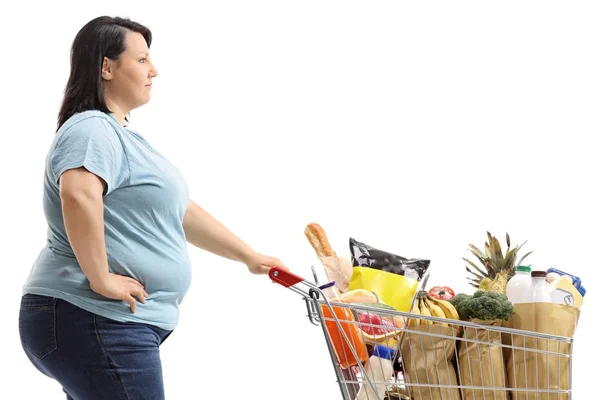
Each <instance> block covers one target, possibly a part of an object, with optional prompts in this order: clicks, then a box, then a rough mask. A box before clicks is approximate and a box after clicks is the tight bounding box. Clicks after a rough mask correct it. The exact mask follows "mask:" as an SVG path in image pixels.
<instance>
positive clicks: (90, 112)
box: [19, 17, 283, 400]
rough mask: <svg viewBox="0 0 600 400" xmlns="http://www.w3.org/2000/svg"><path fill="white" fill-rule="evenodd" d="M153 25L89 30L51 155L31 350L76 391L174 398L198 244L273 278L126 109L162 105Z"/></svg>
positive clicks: (29, 299) (126, 23)
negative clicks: (190, 250) (177, 342)
mask: <svg viewBox="0 0 600 400" xmlns="http://www.w3.org/2000/svg"><path fill="white" fill-rule="evenodd" d="M151 41H152V35H151V32H150V30H148V29H147V28H146V27H144V26H142V25H140V24H138V23H135V22H132V21H130V20H128V19H121V18H110V17H100V18H96V19H94V20H92V21H90V22H89V23H88V24H86V25H85V26H84V27H83V28H82V29H81V31H80V32H79V33H78V34H77V36H76V38H75V40H74V42H73V47H72V53H71V74H70V77H69V81H68V84H67V87H66V90H65V95H64V100H63V103H62V107H61V109H60V113H59V118H58V131H57V134H56V137H55V140H54V142H53V143H52V146H51V148H50V151H49V153H48V156H47V159H46V171H45V179H44V200H43V201H44V212H45V216H46V219H47V222H48V239H47V245H46V246H45V248H44V249H43V250H42V251H41V253H40V255H39V257H38V259H37V260H36V262H35V265H34V266H33V268H32V270H31V273H30V275H29V277H28V279H27V282H26V284H25V286H24V288H23V298H22V300H21V308H20V316H19V331H20V335H21V342H22V345H23V348H24V350H25V353H26V354H27V356H28V357H29V359H30V360H31V362H32V363H33V364H34V366H35V367H36V368H37V369H39V370H40V371H41V372H42V373H44V374H45V375H47V376H49V377H51V378H53V379H55V380H57V381H58V382H59V383H60V384H61V385H62V387H63V391H64V392H65V393H66V394H67V399H77V400H102V399H107V400H108V399H110V400H120V399H124V400H125V399H127V400H134V399H144V400H149V399H163V398H164V390H163V381H162V372H161V362H160V356H159V346H160V345H161V344H162V342H163V341H164V340H165V339H166V338H167V336H169V335H170V334H171V332H172V331H173V329H175V327H176V325H177V321H178V318H179V311H178V309H179V305H180V303H181V301H182V299H183V297H184V295H185V293H186V292H187V290H188V288H189V285H190V277H191V274H190V262H189V259H188V254H187V251H186V242H189V243H191V244H193V245H195V246H197V247H199V248H202V249H205V250H207V251H210V252H212V253H214V254H217V255H220V256H222V257H226V258H228V259H231V260H235V261H239V262H242V263H243V264H245V265H247V267H248V269H249V271H250V272H251V273H254V274H264V273H267V272H268V270H269V269H270V268H271V267H273V266H275V265H277V266H282V265H283V263H282V262H281V261H279V260H278V259H276V258H272V257H268V256H265V255H262V254H259V253H257V252H256V251H254V250H252V249H251V248H249V247H248V246H247V245H246V244H245V243H243V242H242V241H241V240H239V239H238V238H237V237H236V236H234V235H233V234H232V233H231V232H229V231H228V230H227V229H226V228H225V227H224V226H222V225H221V224H220V223H219V222H218V221H216V220H215V219H214V218H212V217H211V216H210V215H209V214H208V213H207V212H206V211H204V210H203V209H202V208H200V207H199V206H198V205H197V204H195V203H194V202H193V201H191V200H189V199H188V190H187V186H186V183H185V181H184V179H183V177H182V176H181V175H180V173H179V171H178V170H177V169H176V168H175V167H174V166H173V165H172V164H171V163H170V162H169V161H167V160H166V159H165V158H164V157H162V156H161V155H160V154H159V153H158V152H157V151H156V150H154V149H153V148H152V147H151V145H150V144H149V143H148V142H147V141H146V140H145V139H144V137H143V136H141V135H140V134H139V133H138V132H135V131H134V130H131V129H127V128H126V127H125V126H124V125H125V121H126V120H127V119H126V116H127V115H128V114H129V112H130V111H131V110H133V109H135V108H138V107H140V106H142V105H144V104H146V103H147V102H148V101H149V99H150V91H151V88H152V79H153V78H155V77H156V76H157V71H156V69H155V67H154V65H153V64H152V62H151V59H150V55H149V47H150V44H151Z"/></svg>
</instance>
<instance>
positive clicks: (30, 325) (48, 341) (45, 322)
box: [19, 294, 58, 360]
mask: <svg viewBox="0 0 600 400" xmlns="http://www.w3.org/2000/svg"><path fill="white" fill-rule="evenodd" d="M56 301H57V299H56V298H54V297H46V296H39V295H32V294H26V295H24V296H23V297H22V299H21V309H20V311H19V335H20V336H21V344H22V346H23V348H24V349H25V351H27V352H28V353H30V354H31V355H32V356H33V357H35V358H37V359H39V360H41V359H42V358H44V357H47V356H48V355H49V354H51V353H52V352H54V351H56V349H57V348H58V345H57V342H56Z"/></svg>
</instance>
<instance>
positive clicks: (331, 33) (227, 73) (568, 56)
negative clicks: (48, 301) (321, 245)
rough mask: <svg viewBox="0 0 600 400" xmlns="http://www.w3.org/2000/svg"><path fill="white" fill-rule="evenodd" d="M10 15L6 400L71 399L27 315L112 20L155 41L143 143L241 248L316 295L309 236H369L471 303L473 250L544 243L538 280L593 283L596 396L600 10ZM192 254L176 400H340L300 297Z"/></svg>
mask: <svg viewBox="0 0 600 400" xmlns="http://www.w3.org/2000/svg"><path fill="white" fill-rule="evenodd" d="M414 3H418V4H414ZM192 4H193V5H192ZM3 7H6V6H3ZM10 7H15V8H12V9H8V8H4V9H3V10H1V13H2V15H3V16H4V18H3V22H2V24H1V25H0V41H1V47H0V49H1V50H2V55H1V63H0V72H1V76H2V89H1V92H2V96H1V100H0V101H1V102H2V107H1V110H2V134H3V135H2V142H1V143H2V144H1V152H2V154H1V157H0V163H1V168H2V172H3V176H4V182H3V183H4V184H3V185H2V189H0V190H2V196H1V197H0V202H1V206H0V213H1V217H0V218H1V221H2V226H3V229H2V230H1V231H0V234H1V235H2V240H1V242H0V243H1V246H2V264H3V268H2V271H3V275H2V286H3V298H4V303H3V305H4V315H3V329H2V330H1V331H0V335H2V336H1V339H2V363H0V368H1V369H2V371H1V373H0V376H2V378H1V379H2V385H1V386H0V391H2V394H0V397H2V398H19V399H39V398H43V399H47V400H52V399H62V398H63V393H62V392H61V390H60V387H59V385H58V384H57V383H56V382H54V381H51V380H50V379H48V378H46V377H44V376H43V375H41V374H40V373H38V372H37V371H36V370H35V369H34V368H33V366H32V365H31V364H29V362H28V360H27V358H26V357H25V354H24V353H23V352H22V349H21V347H20V343H19V337H18V328H17V318H18V306H19V300H20V293H21V287H22V285H23V283H24V281H25V279H26V277H27V274H28V273H29V270H30V268H31V265H32V263H33V261H34V260H35V258H36V256H37V254H38V252H39V250H40V249H41V248H42V246H43V245H44V244H45V233H46V231H45V230H46V225H45V220H44V216H43V213H42V202H41V195H42V174H43V168H44V158H45V156H46V152H47V150H48V146H49V145H50V143H51V141H52V139H53V135H54V128H55V121H56V114H57V111H58V107H59V103H60V100H61V95H62V90H63V89H64V86H65V83H66V80H67V77H68V73H69V51H70V45H71V43H72V40H73V38H74V37H75V34H76V33H77V31H78V30H79V29H80V28H81V27H82V26H83V25H84V24H85V23H86V22H88V21H89V20H90V19H92V18H94V17H96V16H99V15H104V14H107V15H112V16H115V15H118V16H128V17H131V18H133V19H134V20H137V21H139V22H141V23H144V24H146V25H147V26H148V27H150V28H151V29H152V31H153V34H154V38H155V40H154V43H153V45H152V47H151V51H152V57H153V60H154V62H155V64H156V66H157V67H158V69H159V77H158V78H157V79H156V80H155V85H154V88H153V98H152V100H151V102H150V103H149V104H148V105H147V106H145V107H143V108H141V109H139V110H136V111H134V112H133V113H132V127H134V128H135V129H137V130H138V131H140V132H141V133H142V134H143V135H144V136H146V138H147V139H148V140H149V141H150V142H151V143H152V144H153V145H154V146H155V147H156V148H157V149H158V150H159V151H161V152H162V153H163V154H164V155H165V156H167V157H168V158H169V159H171V160H172V161H173V162H174V163H175V164H176V165H177V166H178V167H179V168H180V169H181V171H182V172H183V173H184V174H185V176H186V177H187V180H188V183H189V185H190V190H191V194H192V197H193V198H194V199H195V200H196V201H197V202H198V203H199V204H201V205H202V206H204V207H205V208H206V209H207V210H208V211H209V212H211V213H212V214H213V215H215V216H216V217H217V218H218V219H220V220H221V221H222V222H223V223H225V224H226V225H227V226H228V227H229V228H230V229H231V230H232V231H234V232H235V233H236V234H237V235H238V236H240V237H241V238H243V239H244V240H246V241H247V242H248V243H249V244H250V245H252V246H253V247H255V248H256V249H257V250H258V251H261V252H264V253H267V254H271V255H274V256H277V257H280V258H281V259H283V260H284V262H286V263H287V265H288V266H289V267H290V268H291V269H292V270H293V271H294V272H296V273H298V274H300V275H303V276H306V277H307V278H308V277H310V275H311V273H310V266H311V265H312V264H314V265H315V266H317V267H318V268H317V269H318V270H319V272H320V273H321V275H320V279H321V280H322V281H324V280H325V277H324V275H323V273H322V269H321V268H320V265H319V264H317V260H316V258H315V255H314V252H313V250H312V248H311V247H310V245H309V244H308V242H307V240H306V239H305V237H304V234H303V230H304V227H305V225H306V224H307V223H308V222H313V221H314V222H318V223H320V224H321V225H322V226H323V228H324V229H325V231H326V232H327V234H328V235H329V238H330V240H331V242H332V244H333V246H334V248H335V250H336V251H337V252H338V253H339V254H341V255H345V256H348V255H349V250H348V238H349V237H350V236H352V237H355V238H356V239H357V240H360V241H363V242H366V243H368V244H371V245H373V246H375V247H379V248H382V249H385V250H388V251H391V252H394V253H396V254H400V255H403V256H406V257H422V258H428V259H430V260H432V262H431V272H432V278H431V280H430V285H434V284H447V285H450V286H452V287H453V288H454V289H455V290H456V291H468V290H469V289H468V286H467V285H466V276H467V273H466V271H465V268H464V262H463V261H462V260H461V257H463V256H467V254H468V253H467V251H466V249H467V245H468V244H469V243H473V244H476V245H478V246H483V244H484V242H485V239H486V231H488V230H489V231H490V232H492V233H493V234H494V235H497V236H498V237H501V238H502V237H503V235H504V233H505V232H506V231H508V232H509V233H510V234H511V236H512V238H513V242H514V243H522V242H523V241H525V240H528V243H527V244H526V245H525V247H524V250H526V251H529V250H533V251H534V253H533V254H532V255H531V258H530V262H532V263H533V264H534V265H533V266H534V268H539V269H546V268H548V267H557V268H559V269H565V270H568V271H571V272H573V273H575V274H576V275H579V276H580V277H581V278H582V279H583V281H584V284H585V286H586V288H587V289H588V295H587V296H586V304H585V306H584V309H583V313H582V317H581V320H580V325H579V328H578V331H577V333H576V337H575V339H576V347H575V355H574V365H573V374H574V378H573V383H574V391H573V393H574V398H575V399H578V400H580V399H588V398H591V397H590V396H591V395H590V393H596V391H597V369H596V368H595V365H596V364H597V362H596V361H597V359H596V358H595V357H593V356H594V354H595V355H596V356H597V354H598V352H597V341H595V340H594V338H595V337H596V336H597V334H598V331H597V330H596V329H595V328H593V327H592V324H593V323H594V322H595V317H594V314H593V313H594V309H595V307H598V302H597V298H598V291H599V288H598V285H597V282H598V272H597V268H598V256H597V252H598V238H599V237H598V228H597V227H598V222H600V215H599V211H598V204H599V200H600V198H599V195H598V191H597V182H598V180H597V176H598V172H599V171H600V168H599V167H600V162H599V160H598V156H597V153H598V148H599V146H598V144H597V135H598V127H599V126H598V125H599V119H598V116H599V113H598V110H599V108H600V79H599V76H600V74H599V71H600V58H599V55H598V54H599V50H598V45H599V38H600V25H599V24H598V23H597V21H598V20H600V8H599V7H598V5H597V3H594V2H584V1H580V2H554V1H545V2H530V1H504V2H501V3H494V4H491V3H489V2H480V1H477V2H476V1H473V2H432V1H428V2H413V4H407V2H397V1H363V2H356V1H324V0H319V1H309V0H306V1H302V2H292V1H281V0H280V1H219V2H206V1H202V2H190V3H187V2H186V3H185V5H184V3H183V2H180V3H178V2H175V1H169V2H164V3H155V4H153V3H150V2H146V1H145V2H132V1H128V2H122V1H103V2H93V3H92V2H56V1H55V2H44V3H42V2H40V3H39V4H38V5H34V4H32V3H30V2H27V3H15V4H13V5H11V6H10ZM190 254H191V257H192V260H193V264H194V281H193V286H192V289H191V291H190V292H189V294H188V296H187V298H186V299H185V301H184V303H183V307H182V316H181V321H180V325H179V327H178V328H177V330H176V332H175V333H174V334H173V335H172V336H171V338H170V339H169V340H168V341H167V343H165V345H164V347H163V348H162V358H163V367H164V379H165V386H166V394H167V399H206V398H234V396H235V397H237V396H242V397H243V396H248V398H250V397H252V398H255V397H256V398H258V397H260V398H261V399H282V398H285V399H306V398H310V396H314V397H312V398H318V399H337V398H339V389H338V388H337V386H336V383H335V376H334V373H333V369H332V367H331V364H330V360H329V358H328V357H329V356H328V354H327V352H326V347H325V342H324V339H323V337H322V332H321V330H320V328H316V327H313V326H312V325H310V324H309V322H308V320H307V319H306V318H305V308H304V304H303V302H302V301H301V299H300V297H299V296H298V295H296V294H294V293H292V292H290V291H288V290H285V289H283V288H282V287H279V286H277V285H274V284H272V283H271V282H270V281H269V279H268V278H267V277H265V276H260V277H258V276H252V275H250V274H249V273H248V272H247V270H246V269H245V268H244V266H243V265H239V264H235V263H232V262H229V261H226V260H223V259H219V258H217V257H215V256H213V255H211V254H207V253H204V252H202V251H200V250H197V249H194V248H190ZM261 385H264V386H263V387H262V388H260V387H261ZM234 394H236V395H234ZM592 397H593V396H592Z"/></svg>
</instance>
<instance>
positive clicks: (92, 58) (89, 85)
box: [57, 16, 152, 131]
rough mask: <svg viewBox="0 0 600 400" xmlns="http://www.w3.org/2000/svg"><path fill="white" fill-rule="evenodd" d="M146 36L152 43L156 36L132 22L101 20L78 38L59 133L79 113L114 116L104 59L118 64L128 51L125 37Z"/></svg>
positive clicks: (83, 29)
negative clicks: (107, 99) (107, 97)
mask: <svg viewBox="0 0 600 400" xmlns="http://www.w3.org/2000/svg"><path fill="white" fill-rule="evenodd" d="M128 31H132V32H137V33H140V34H142V36H144V38H145V39H146V44H147V45H148V47H150V44H151V43H152V32H150V29H148V28H146V27H145V26H143V25H141V24H139V23H137V22H133V21H131V20H130V19H128V18H118V17H114V18H113V17H106V16H104V17H98V18H95V19H93V20H91V21H90V22H88V23H87V24H86V25H85V26H84V27H83V28H81V30H80V31H79V32H78V33H77V36H75V40H74V41H73V46H72V47H71V74H70V75H69V81H68V82H67V87H66V88H65V95H64V98H63V101H62V104H61V107H60V111H59V113H58V127H57V131H58V129H60V127H61V126H62V124H64V123H65V122H66V121H67V120H68V119H69V118H71V117H72V116H73V114H76V113H78V112H83V111H88V110H99V111H103V112H106V113H108V112H111V111H110V110H109V109H108V107H107V106H106V103H105V102H104V85H103V83H102V62H103V60H104V57H108V58H109V59H111V60H118V59H119V56H120V55H121V53H123V51H125V34H126V33H127V32H128Z"/></svg>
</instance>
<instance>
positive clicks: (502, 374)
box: [458, 319, 509, 400]
mask: <svg viewBox="0 0 600 400" xmlns="http://www.w3.org/2000/svg"><path fill="white" fill-rule="evenodd" d="M471 322H473V323H476V324H478V325H485V326H502V320H500V319H496V320H492V321H484V320H479V319H472V320H471ZM463 339H464V340H462V341H460V343H459V351H458V370H459V371H460V373H459V379H460V384H461V386H475V387H484V388H486V389H464V390H463V392H462V393H463V397H462V398H463V400H484V399H496V400H509V397H508V393H507V392H506V391H505V390H504V388H505V387H507V386H506V369H505V364H504V355H503V351H502V337H501V333H500V332H497V331H491V330H485V329H481V328H479V327H470V326H469V327H465V328H464V333H463ZM492 388H502V389H500V390H494V389H492Z"/></svg>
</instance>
